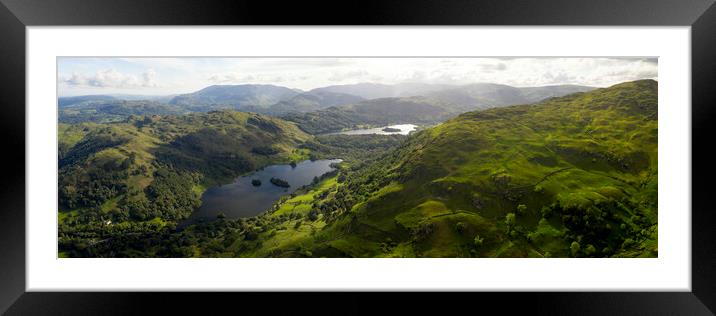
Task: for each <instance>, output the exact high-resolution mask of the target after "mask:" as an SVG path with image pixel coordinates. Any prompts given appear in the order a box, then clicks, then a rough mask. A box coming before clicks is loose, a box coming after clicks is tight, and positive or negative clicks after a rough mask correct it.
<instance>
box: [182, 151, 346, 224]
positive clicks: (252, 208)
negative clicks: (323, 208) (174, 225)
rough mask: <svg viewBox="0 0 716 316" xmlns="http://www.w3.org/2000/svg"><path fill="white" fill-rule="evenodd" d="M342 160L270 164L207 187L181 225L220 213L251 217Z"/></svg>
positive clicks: (227, 215) (210, 218) (212, 218)
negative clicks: (198, 204) (279, 181)
mask: <svg viewBox="0 0 716 316" xmlns="http://www.w3.org/2000/svg"><path fill="white" fill-rule="evenodd" d="M341 161H342V160H341V159H330V160H316V161H310V160H306V161H302V162H300V163H298V164H296V167H291V165H271V166H268V167H265V168H264V169H261V170H258V171H255V172H254V173H252V174H249V175H246V176H242V177H239V178H237V179H236V181H234V182H232V183H230V184H227V185H222V186H220V187H214V188H210V189H208V190H206V191H205V192H204V194H203V195H202V196H201V207H199V209H198V210H196V211H194V213H192V214H191V216H190V217H189V218H188V219H187V220H185V221H184V222H182V223H181V225H180V227H183V226H186V225H190V224H194V223H197V222H199V221H200V220H202V219H203V220H207V221H210V220H215V219H216V216H217V215H219V213H224V215H226V218H239V217H250V216H255V215H258V214H260V213H262V212H264V211H266V210H267V209H269V208H270V207H271V206H272V205H273V204H274V203H275V202H276V201H277V200H278V198H279V197H281V196H282V195H284V194H290V193H292V192H293V191H296V189H298V188H300V187H301V186H304V185H307V184H310V183H311V181H313V178H314V177H320V176H321V175H323V174H325V173H327V172H330V171H333V170H334V168H332V167H331V166H330V165H331V164H332V163H338V162H341ZM271 178H279V179H282V180H286V182H288V184H289V185H290V187H288V188H282V187H279V186H276V185H274V184H272V183H271ZM254 179H258V180H259V181H261V185H260V186H254V185H253V184H251V180H254Z"/></svg>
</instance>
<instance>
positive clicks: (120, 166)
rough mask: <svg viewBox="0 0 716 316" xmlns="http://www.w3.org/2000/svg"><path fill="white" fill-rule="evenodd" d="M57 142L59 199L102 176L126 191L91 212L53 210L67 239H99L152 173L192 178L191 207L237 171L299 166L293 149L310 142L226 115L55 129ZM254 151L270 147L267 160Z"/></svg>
mask: <svg viewBox="0 0 716 316" xmlns="http://www.w3.org/2000/svg"><path fill="white" fill-rule="evenodd" d="M58 135H59V140H58V141H59V147H60V156H61V159H60V164H61V167H60V190H61V191H62V190H63V189H66V190H67V191H68V192H74V191H75V189H74V188H79V187H82V186H85V185H84V184H83V183H87V182H86V181H91V180H92V179H94V178H96V177H97V176H96V175H97V174H107V171H106V170H108V168H109V170H113V171H112V172H114V173H115V174H117V175H118V176H117V177H116V178H115V179H114V180H112V181H114V182H118V184H117V185H118V186H120V187H125V188H126V189H125V190H120V191H117V192H114V193H112V194H110V195H109V196H108V197H106V199H104V200H101V201H100V204H99V205H97V206H93V205H83V204H82V203H79V205H76V206H71V207H68V206H67V205H66V204H64V205H63V204H62V203H61V204H60V213H59V214H58V216H59V218H58V219H59V222H60V224H61V225H65V227H66V228H67V230H64V229H63V230H62V231H63V232H66V233H67V234H68V236H82V235H83V233H82V230H83V229H87V230H92V231H96V230H98V229H99V230H100V231H102V230H103V229H101V228H98V227H101V224H103V223H104V221H106V220H108V219H114V218H113V216H112V214H116V213H117V212H118V211H119V207H120V206H122V205H126V204H127V203H130V202H137V201H146V200H147V199H148V198H149V196H148V195H147V192H146V190H145V189H146V188H147V187H148V186H149V185H150V184H151V183H152V182H153V181H155V176H156V174H155V171H156V170H157V169H158V168H164V167H162V166H166V165H173V166H174V168H175V169H178V168H179V169H182V170H184V171H185V172H191V173H198V174H199V175H200V176H199V177H198V179H200V180H199V181H198V182H195V183H194V185H193V187H192V188H190V189H189V190H191V191H190V192H193V193H194V194H195V195H196V197H197V199H198V196H200V195H201V192H202V191H203V190H204V189H205V188H206V187H209V186H212V185H216V184H220V183H223V182H226V181H230V180H231V179H232V178H233V177H235V176H236V174H237V173H239V172H241V171H242V170H243V169H241V168H250V170H252V169H254V168H260V167H262V166H265V165H267V164H272V163H288V162H289V161H292V160H301V159H307V158H308V155H307V152H308V151H307V150H304V149H299V148H297V147H298V145H299V144H301V143H303V142H305V141H306V140H308V139H309V138H310V136H309V135H308V134H305V133H304V132H302V131H301V130H299V129H298V128H297V127H296V126H295V125H294V124H293V123H290V122H285V121H282V120H280V119H275V118H270V117H267V116H263V115H258V114H251V113H242V112H234V111H222V112H211V113H202V114H190V115H184V116H179V117H175V116H167V117H153V118H147V120H146V121H145V120H141V121H129V122H122V123H111V124H94V123H82V124H73V125H67V124H60V125H59V126H58ZM98 144H103V145H101V146H98ZM259 145H260V146H262V147H270V148H272V150H274V152H273V153H271V154H258V153H256V152H255V151H254V149H255V147H256V146H259ZM63 157H64V159H62V158H63ZM237 157H240V158H241V159H242V160H240V162H242V163H244V164H242V165H239V167H240V168H235V169H232V170H229V169H228V168H229V167H234V166H235V164H234V165H232V164H231V162H232V161H233V160H232V159H234V158H237ZM245 161H248V162H245ZM108 166H110V167H108ZM250 170H243V171H244V172H246V171H250ZM68 188H69V189H68ZM88 192H90V193H88V194H91V193H92V192H93V191H92V189H90V190H89V191H88ZM122 221H124V220H122ZM127 221H128V222H127V223H129V222H134V224H141V223H144V222H145V221H138V220H136V219H134V220H132V219H127ZM158 221H159V222H158ZM140 222H141V223H140ZM120 224H124V223H121V222H118V221H117V220H116V219H115V220H114V222H113V223H112V225H113V226H114V227H113V228H112V229H115V230H117V229H119V228H118V225H120ZM146 224H147V225H155V226H159V228H161V227H163V226H165V224H166V223H165V222H164V219H160V218H153V219H152V218H148V219H147V220H146ZM128 226H130V225H128ZM125 228H126V229H131V227H125Z"/></svg>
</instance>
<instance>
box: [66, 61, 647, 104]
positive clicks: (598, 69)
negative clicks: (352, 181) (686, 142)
mask: <svg viewBox="0 0 716 316" xmlns="http://www.w3.org/2000/svg"><path fill="white" fill-rule="evenodd" d="M59 70H60V71H59V73H60V75H59V76H60V77H59V78H58V80H59V82H60V93H61V94H74V95H76V94H81V93H87V92H91V93H117V92H121V93H135V92H136V93H138V94H141V93H154V94H174V93H188V92H193V91H196V90H199V89H202V88H204V87H206V86H208V85H212V84H276V85H282V86H285V87H289V88H297V89H303V90H310V89H313V88H317V87H322V86H327V85H334V84H352V83H360V82H374V83H383V84H395V83H401V82H422V83H437V84H469V83H477V82H491V83H499V84H508V85H512V86H518V87H525V86H543V85H556V84H579V85H589V86H597V87H604V86H609V85H613V84H616V83H620V82H624V81H632V80H637V79H657V76H658V71H657V70H658V60H657V59H656V58H643V57H635V58H622V57H619V58H578V57H577V58H533V57H529V58H526V57H525V58H522V57H509V58H238V57H237V58H190V57H187V58H86V59H83V58H71V59H67V60H64V61H61V63H60V66H59Z"/></svg>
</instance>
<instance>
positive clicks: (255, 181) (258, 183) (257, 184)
mask: <svg viewBox="0 0 716 316" xmlns="http://www.w3.org/2000/svg"><path fill="white" fill-rule="evenodd" d="M251 185H253V186H255V187H259V186H261V180H259V179H252V180H251Z"/></svg>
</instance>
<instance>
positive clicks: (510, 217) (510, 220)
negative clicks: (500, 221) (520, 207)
mask: <svg viewBox="0 0 716 316" xmlns="http://www.w3.org/2000/svg"><path fill="white" fill-rule="evenodd" d="M516 220H517V217H515V213H507V215H506V216H505V224H507V229H508V230H510V229H511V228H512V226H514V225H515V222H516Z"/></svg>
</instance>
